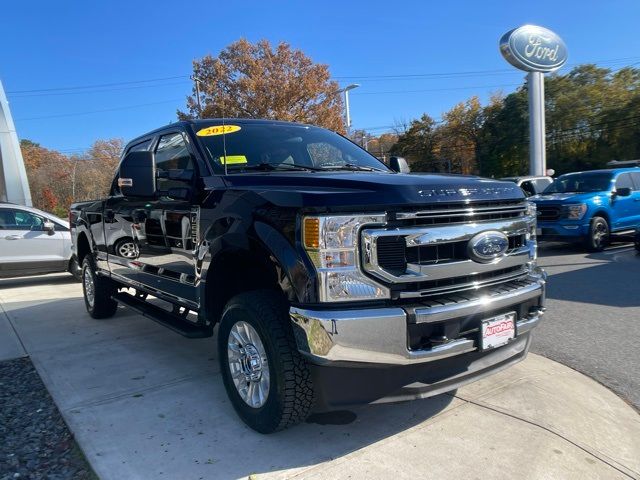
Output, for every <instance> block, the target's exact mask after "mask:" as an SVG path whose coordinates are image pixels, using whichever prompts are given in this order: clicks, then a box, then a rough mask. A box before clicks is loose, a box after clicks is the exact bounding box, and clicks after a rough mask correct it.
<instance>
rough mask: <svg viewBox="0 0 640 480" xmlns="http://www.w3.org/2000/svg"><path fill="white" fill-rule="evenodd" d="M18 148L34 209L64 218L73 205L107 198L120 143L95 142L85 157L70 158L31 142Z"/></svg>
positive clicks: (109, 141)
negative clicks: (75, 202)
mask: <svg viewBox="0 0 640 480" xmlns="http://www.w3.org/2000/svg"><path fill="white" fill-rule="evenodd" d="M20 147H21V150H22V157H23V159H24V164H25V168H26V170H27V177H28V178H29V187H30V189H31V198H32V200H33V204H34V206H35V207H37V208H40V209H42V210H45V211H48V212H52V213H55V214H56V215H59V216H62V217H65V216H66V215H67V213H66V212H67V209H68V208H69V205H70V204H71V203H72V202H74V201H82V200H89V199H94V198H101V197H104V196H105V195H106V194H107V192H108V190H109V186H110V184H111V180H112V179H113V173H114V171H115V169H116V166H117V165H118V161H119V158H120V152H121V151H122V140H120V139H110V140H97V141H96V142H95V143H94V144H93V145H92V146H91V148H89V150H87V151H86V152H85V153H83V154H80V155H73V156H66V155H63V154H62V153H60V152H57V151H55V150H50V149H47V148H44V147H42V146H41V145H39V144H37V143H35V142H32V141H30V140H22V141H21V142H20Z"/></svg>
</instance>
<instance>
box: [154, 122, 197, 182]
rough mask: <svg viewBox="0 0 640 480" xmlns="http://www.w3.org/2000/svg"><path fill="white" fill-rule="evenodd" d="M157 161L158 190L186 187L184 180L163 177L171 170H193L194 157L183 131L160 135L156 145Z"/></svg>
mask: <svg viewBox="0 0 640 480" xmlns="http://www.w3.org/2000/svg"><path fill="white" fill-rule="evenodd" d="M155 161H156V171H157V173H158V190H167V189H169V188H171V187H184V183H183V182H180V181H175V180H170V179H168V178H162V176H163V175H167V174H168V173H169V172H170V171H171V170H193V158H192V157H191V154H190V153H189V149H188V148H187V143H186V142H185V140H184V137H183V136H182V134H181V133H170V134H168V135H163V136H162V137H160V141H159V142H158V146H157V147H156V155H155Z"/></svg>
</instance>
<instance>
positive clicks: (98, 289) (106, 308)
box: [82, 255, 118, 319]
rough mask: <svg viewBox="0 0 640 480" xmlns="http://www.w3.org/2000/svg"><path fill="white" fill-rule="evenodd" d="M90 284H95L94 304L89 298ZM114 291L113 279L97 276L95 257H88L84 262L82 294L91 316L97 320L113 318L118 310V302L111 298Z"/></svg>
mask: <svg viewBox="0 0 640 480" xmlns="http://www.w3.org/2000/svg"><path fill="white" fill-rule="evenodd" d="M87 276H88V277H89V278H87ZM90 282H93V283H92V284H93V304H92V303H91V301H90V300H89V299H88V298H87V291H88V288H89V285H88V283H90ZM114 291H115V288H114V286H113V282H112V281H111V279H109V278H107V277H103V276H100V275H96V267H95V262H94V260H93V257H92V256H91V255H87V256H86V257H85V258H84V260H83V262H82V293H83V296H84V305H85V307H86V308H87V312H89V315H91V316H92V317H93V318H97V319H100V318H109V317H112V316H113V315H114V314H115V313H116V310H117V309H118V302H116V301H115V300H114V299H113V298H111V295H113V293H114Z"/></svg>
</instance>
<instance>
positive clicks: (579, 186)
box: [542, 172, 612, 195]
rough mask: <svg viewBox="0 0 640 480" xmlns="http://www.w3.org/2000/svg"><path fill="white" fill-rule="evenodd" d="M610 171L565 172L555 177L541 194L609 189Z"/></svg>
mask: <svg viewBox="0 0 640 480" xmlns="http://www.w3.org/2000/svg"><path fill="white" fill-rule="evenodd" d="M611 176H612V174H611V172H582V173H567V174H566V175H561V176H560V177H558V178H556V179H555V180H554V181H553V183H552V184H551V185H549V186H548V187H547V188H545V190H544V192H542V195H548V194H551V193H584V192H602V191H605V190H610V189H611Z"/></svg>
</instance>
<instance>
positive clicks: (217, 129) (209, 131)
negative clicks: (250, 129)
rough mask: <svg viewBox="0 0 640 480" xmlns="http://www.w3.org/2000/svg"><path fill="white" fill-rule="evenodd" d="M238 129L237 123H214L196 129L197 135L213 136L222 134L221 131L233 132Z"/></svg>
mask: <svg viewBox="0 0 640 480" xmlns="http://www.w3.org/2000/svg"><path fill="white" fill-rule="evenodd" d="M238 130H240V127H239V126H238V125H214V126H212V127H207V128H203V129H202V130H198V133H196V135H198V136H199V137H213V136H215V135H222V134H223V133H225V134H226V133H234V132H237V131H238Z"/></svg>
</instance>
